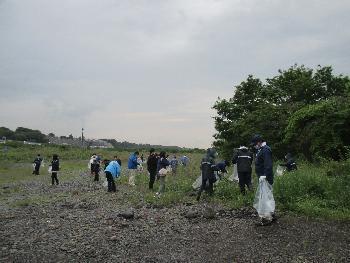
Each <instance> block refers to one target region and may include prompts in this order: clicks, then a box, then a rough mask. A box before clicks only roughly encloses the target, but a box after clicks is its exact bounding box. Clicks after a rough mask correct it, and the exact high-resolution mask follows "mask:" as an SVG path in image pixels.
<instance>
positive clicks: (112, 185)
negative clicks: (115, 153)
mask: <svg viewBox="0 0 350 263" xmlns="http://www.w3.org/2000/svg"><path fill="white" fill-rule="evenodd" d="M111 189H112V192H116V191H117V187H116V185H115V182H114V178H113V177H112V182H111Z"/></svg>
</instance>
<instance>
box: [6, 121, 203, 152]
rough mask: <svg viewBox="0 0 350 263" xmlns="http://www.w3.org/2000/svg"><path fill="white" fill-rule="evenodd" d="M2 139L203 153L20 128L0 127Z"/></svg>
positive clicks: (171, 147)
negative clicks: (57, 134)
mask: <svg viewBox="0 0 350 263" xmlns="http://www.w3.org/2000/svg"><path fill="white" fill-rule="evenodd" d="M0 139H6V140H14V141H22V142H23V141H27V142H35V143H50V144H57V145H72V146H76V147H91V148H117V149H127V150H130V151H132V150H141V149H150V148H155V149H156V150H164V151H170V152H178V151H188V152H202V151H203V150H202V149H198V148H194V149H191V148H184V147H179V146H164V145H152V144H138V143H132V142H127V141H123V142H118V141H117V140H115V139H86V138H84V140H83V141H82V139H81V137H77V138H76V137H74V136H73V135H72V134H70V135H68V136H56V135H55V134H54V133H49V134H47V135H45V134H43V133H41V131H39V130H32V129H28V128H23V127H18V128H17V129H16V130H15V131H12V130H10V129H9V128H6V127H0Z"/></svg>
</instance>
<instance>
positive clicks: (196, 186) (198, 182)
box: [192, 174, 202, 190]
mask: <svg viewBox="0 0 350 263" xmlns="http://www.w3.org/2000/svg"><path fill="white" fill-rule="evenodd" d="M201 185H202V174H201V175H200V176H199V177H198V178H197V179H196V181H194V183H193V184H192V188H193V190H198V189H199V188H200V187H201Z"/></svg>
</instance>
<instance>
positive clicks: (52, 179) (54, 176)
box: [51, 172, 58, 185]
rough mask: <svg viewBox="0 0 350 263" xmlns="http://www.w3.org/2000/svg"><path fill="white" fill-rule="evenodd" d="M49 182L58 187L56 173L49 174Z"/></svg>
mask: <svg viewBox="0 0 350 263" xmlns="http://www.w3.org/2000/svg"><path fill="white" fill-rule="evenodd" d="M51 182H52V185H54V184H55V182H56V184H57V185H58V178H57V173H55V172H53V173H51Z"/></svg>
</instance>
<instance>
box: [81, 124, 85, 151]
mask: <svg viewBox="0 0 350 263" xmlns="http://www.w3.org/2000/svg"><path fill="white" fill-rule="evenodd" d="M81 146H82V147H84V128H81Z"/></svg>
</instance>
